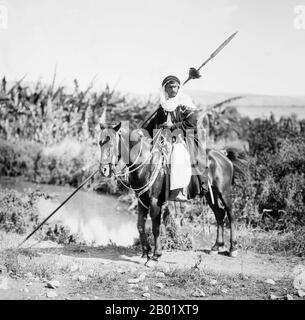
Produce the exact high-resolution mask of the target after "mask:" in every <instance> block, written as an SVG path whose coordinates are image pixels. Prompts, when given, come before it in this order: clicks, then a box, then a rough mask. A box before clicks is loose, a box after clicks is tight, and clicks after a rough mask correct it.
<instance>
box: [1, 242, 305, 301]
mask: <svg viewBox="0 0 305 320" xmlns="http://www.w3.org/2000/svg"><path fill="white" fill-rule="evenodd" d="M143 262H144V261H142V260H141V259H140V257H139V255H138V253H136V252H135V251H133V250H131V249H126V248H121V247H104V248H94V247H83V246H82V247H80V246H69V247H56V248H38V249H35V250H34V249H31V250H23V251H22V252H19V254H18V255H16V254H15V255H14V256H12V257H11V260H10V261H9V260H6V261H5V265H6V266H7V268H8V269H9V270H13V271H14V272H9V273H5V272H3V273H2V274H1V275H0V299H270V297H271V295H274V297H277V298H279V299H286V298H287V294H290V295H291V296H292V297H293V298H294V299H299V297H297V292H296V290H295V289H294V288H293V286H292V281H293V278H292V277H293V276H292V271H293V269H294V268H295V267H296V266H297V265H299V264H304V260H301V259H300V258H297V257H294V258H285V257H278V256H269V255H260V254H255V253H252V252H240V254H239V256H238V257H237V258H230V257H228V256H226V255H223V254H218V255H216V256H212V255H209V254H208V252H207V251H196V252H194V251H171V252H164V254H163V256H162V258H161V261H160V262H159V263H158V264H156V265H151V266H150V267H148V266H145V265H144V264H143ZM5 279H6V280H5ZM267 279H271V280H273V281H274V283H273V284H272V283H271V284H270V283H266V282H265V281H266V280H267ZM50 280H56V281H58V282H59V285H58V286H55V287H54V288H53V289H51V288H48V282H49V281H50ZM129 282H133V283H129ZM1 283H2V287H4V288H1ZM3 284H4V285H3ZM49 286H50V285H49Z"/></svg>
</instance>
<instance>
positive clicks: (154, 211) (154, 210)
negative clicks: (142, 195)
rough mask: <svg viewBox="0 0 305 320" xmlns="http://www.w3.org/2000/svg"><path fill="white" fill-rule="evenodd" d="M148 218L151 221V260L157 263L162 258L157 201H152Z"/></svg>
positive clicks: (159, 208) (159, 212) (159, 214)
mask: <svg viewBox="0 0 305 320" xmlns="http://www.w3.org/2000/svg"><path fill="white" fill-rule="evenodd" d="M150 210H151V211H150V216H151V220H152V232H153V235H154V245H155V248H154V255H153V257H152V259H153V260H155V261H158V259H159V258H160V257H161V256H162V249H161V240H160V225H161V207H159V206H158V205H157V199H153V200H152V202H151V207H150Z"/></svg>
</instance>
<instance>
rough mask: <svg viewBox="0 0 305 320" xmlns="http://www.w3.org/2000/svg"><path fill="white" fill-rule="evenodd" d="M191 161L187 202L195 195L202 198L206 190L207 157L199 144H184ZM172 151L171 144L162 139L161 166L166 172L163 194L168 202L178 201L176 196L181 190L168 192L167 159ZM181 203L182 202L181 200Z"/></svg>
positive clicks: (168, 167) (169, 167)
mask: <svg viewBox="0 0 305 320" xmlns="http://www.w3.org/2000/svg"><path fill="white" fill-rule="evenodd" d="M186 147H187V150H188V153H189V155H190V160H191V172H192V174H191V178H190V182H189V184H188V186H187V187H186V195H187V200H190V199H194V198H195V197H196V196H197V195H199V196H202V195H203V194H204V193H205V192H207V190H208V170H207V155H206V149H205V148H203V147H202V145H201V144H199V143H198V144H197V145H195V146H194V145H193V148H192V145H191V144H189V145H188V144H186ZM172 150H173V142H170V141H168V140H166V139H163V141H162V143H161V148H160V152H161V154H162V157H163V162H162V166H163V169H164V170H165V172H166V175H167V177H166V185H165V193H166V197H165V198H166V199H168V200H170V201H180V200H178V199H177V195H178V194H179V192H180V191H181V189H173V190H170V182H171V181H170V177H171V165H170V164H169V159H170V156H171V152H172ZM181 201H183V200H181Z"/></svg>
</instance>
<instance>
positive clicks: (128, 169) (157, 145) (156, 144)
mask: <svg viewBox="0 0 305 320" xmlns="http://www.w3.org/2000/svg"><path fill="white" fill-rule="evenodd" d="M161 132H162V129H159V130H158V131H157V133H156V134H155V135H154V137H153V138H152V150H151V152H149V154H148V156H147V157H146V158H145V159H144V161H142V162H141V163H140V164H139V165H136V163H137V162H138V160H139V158H140V156H141V154H142V150H143V134H142V135H140V150H139V152H138V154H137V157H136V159H135V160H134V161H133V163H132V164H131V165H128V164H126V163H125V166H124V167H123V168H121V169H120V170H119V171H117V170H116V169H115V168H116V167H115V166H113V165H112V164H111V163H110V164H109V165H110V170H111V173H112V175H113V176H114V177H115V178H116V179H117V180H118V181H119V182H120V183H121V184H122V185H123V186H124V187H125V188H127V189H128V190H132V191H134V192H135V193H136V194H137V197H138V200H139V201H140V203H141V204H142V206H143V207H145V208H146V209H148V207H147V206H146V205H145V204H144V203H143V202H142V200H141V199H140V196H141V195H142V194H144V193H145V192H146V191H148V189H150V188H151V186H152V185H153V183H154V182H155V180H156V178H157V176H158V173H159V172H160V170H161V168H162V163H163V156H162V154H161V152H160V150H161V148H162V147H161V142H160V140H161V139H160V138H161V136H162V135H161ZM117 135H118V138H119V140H118V146H117V147H118V148H119V149H118V150H122V149H121V145H120V144H121V143H123V144H124V147H125V148H126V149H127V148H128V147H127V145H126V143H125V141H124V139H123V138H122V136H121V133H120V131H118V132H117ZM156 152H158V153H159V154H160V157H159V158H158V161H157V164H156V166H155V167H154V170H153V171H152V172H151V174H150V179H149V180H148V181H147V182H146V183H145V184H144V185H143V186H141V187H139V188H132V187H131V186H129V185H127V184H126V183H125V182H124V181H123V179H122V177H126V176H127V175H129V174H130V173H133V172H135V171H138V170H139V169H141V168H143V167H144V166H145V165H147V164H149V163H150V161H151V159H152V158H153V156H154V154H155V153H156ZM120 159H121V155H120V154H119V155H118V159H117V160H118V161H117V163H118V162H119V161H120Z"/></svg>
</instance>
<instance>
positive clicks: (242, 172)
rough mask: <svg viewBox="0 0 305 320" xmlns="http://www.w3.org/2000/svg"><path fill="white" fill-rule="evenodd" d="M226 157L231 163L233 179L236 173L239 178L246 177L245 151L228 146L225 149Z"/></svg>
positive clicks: (246, 162)
mask: <svg viewBox="0 0 305 320" xmlns="http://www.w3.org/2000/svg"><path fill="white" fill-rule="evenodd" d="M225 150H226V154H227V157H228V159H229V160H230V161H231V162H232V163H233V170H234V171H233V181H232V183H234V180H235V178H236V175H238V176H239V177H241V178H247V177H248V161H247V157H246V153H245V152H244V151H242V150H240V149H237V148H233V147H228V148H226V149H225Z"/></svg>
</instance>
